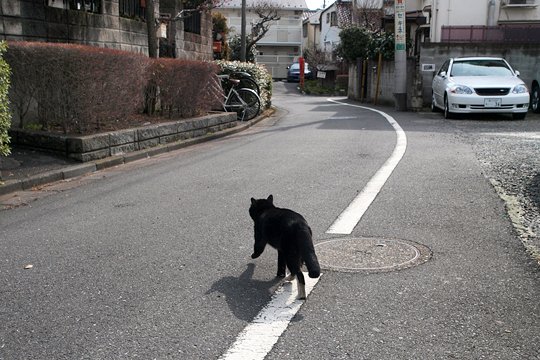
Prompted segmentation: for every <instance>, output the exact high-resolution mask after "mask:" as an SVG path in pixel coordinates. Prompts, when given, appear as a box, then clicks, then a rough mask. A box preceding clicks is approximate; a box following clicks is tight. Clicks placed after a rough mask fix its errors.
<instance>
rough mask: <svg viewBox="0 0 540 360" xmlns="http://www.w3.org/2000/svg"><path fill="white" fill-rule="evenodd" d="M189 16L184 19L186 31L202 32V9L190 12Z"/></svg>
mask: <svg viewBox="0 0 540 360" xmlns="http://www.w3.org/2000/svg"><path fill="white" fill-rule="evenodd" d="M189 15H190V16H188V17H186V18H185V19H184V20H183V21H184V31H185V32H189V33H193V34H200V33H201V12H200V11H191V12H189Z"/></svg>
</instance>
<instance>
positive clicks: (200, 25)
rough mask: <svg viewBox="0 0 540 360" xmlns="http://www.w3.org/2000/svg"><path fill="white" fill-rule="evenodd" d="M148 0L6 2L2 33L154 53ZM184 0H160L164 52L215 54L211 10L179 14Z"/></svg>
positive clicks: (0, 13)
mask: <svg viewBox="0 0 540 360" xmlns="http://www.w3.org/2000/svg"><path fill="white" fill-rule="evenodd" d="M146 4H147V0H69V1H68V0H9V1H1V2H0V24H2V25H1V26H0V39H4V40H15V41H16V40H26V41H48V42H66V43H77V44H86V45H93V46H100V47H107V48H114V49H119V50H126V51H132V52H138V53H145V54H148V30H147V25H146ZM182 7H183V5H182V2H179V1H176V0H154V9H155V18H156V20H157V26H156V32H157V34H158V40H159V47H160V56H166V57H177V58H187V59H193V60H211V59H212V18H211V14H210V12H209V11H203V12H199V11H190V12H185V14H186V15H189V16H187V17H184V16H177V15H178V14H179V13H180V12H181V11H182V9H183V8H182Z"/></svg>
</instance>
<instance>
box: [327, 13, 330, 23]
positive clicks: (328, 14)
mask: <svg viewBox="0 0 540 360" xmlns="http://www.w3.org/2000/svg"><path fill="white" fill-rule="evenodd" d="M329 22H330V13H326V23H327V24H328V23H329Z"/></svg>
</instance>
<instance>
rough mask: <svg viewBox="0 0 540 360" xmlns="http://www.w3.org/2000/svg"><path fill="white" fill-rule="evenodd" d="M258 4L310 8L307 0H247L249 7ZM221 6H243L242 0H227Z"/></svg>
mask: <svg viewBox="0 0 540 360" xmlns="http://www.w3.org/2000/svg"><path fill="white" fill-rule="evenodd" d="M258 4H272V5H275V6H276V7H278V8H283V9H288V10H308V6H307V4H306V0H246V6H247V7H248V8H249V7H253V6H254V5H258ZM219 7H220V8H225V9H231V8H232V9H239V8H241V7H242V0H225V1H224V3H223V5H221V6H219Z"/></svg>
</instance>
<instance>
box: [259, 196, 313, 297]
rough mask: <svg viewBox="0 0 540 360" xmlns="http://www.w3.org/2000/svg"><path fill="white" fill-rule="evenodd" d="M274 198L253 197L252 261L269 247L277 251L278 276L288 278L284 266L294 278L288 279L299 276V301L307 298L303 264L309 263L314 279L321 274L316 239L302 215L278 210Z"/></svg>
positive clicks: (309, 269)
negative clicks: (313, 237) (253, 236)
mask: <svg viewBox="0 0 540 360" xmlns="http://www.w3.org/2000/svg"><path fill="white" fill-rule="evenodd" d="M273 201H274V198H273V196H272V195H270V196H269V197H268V198H267V199H254V198H251V206H250V208H249V215H250V216H251V218H252V219H253V221H254V222H255V246H254V252H253V254H252V255H251V258H252V259H256V258H258V257H259V256H260V255H261V254H262V252H263V251H264V248H265V246H266V244H270V245H271V246H272V247H274V248H275V249H277V251H278V270H277V276H278V277H285V266H286V267H287V268H288V269H289V271H290V272H291V275H290V276H289V277H287V278H286V279H285V280H287V281H291V280H294V278H295V277H296V279H297V282H298V298H299V299H305V298H306V286H305V285H306V282H305V279H304V274H303V273H302V270H301V267H302V263H305V264H306V267H307V268H308V274H309V277H311V278H317V277H319V275H320V274H321V268H320V266H319V261H318V260H317V255H315V248H314V247H313V240H312V238H311V236H312V234H311V228H310V227H309V225H308V223H307V221H306V219H304V218H303V217H302V215H300V214H298V213H296V212H294V211H292V210H289V209H281V208H278V207H275V206H274V204H273Z"/></svg>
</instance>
